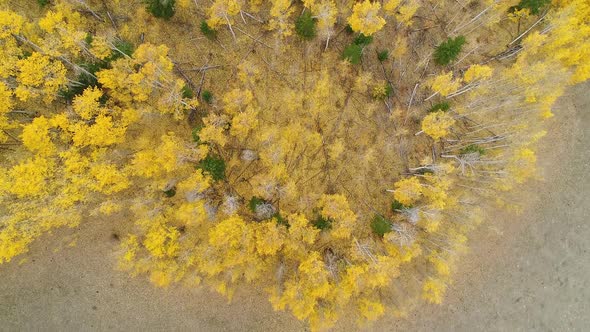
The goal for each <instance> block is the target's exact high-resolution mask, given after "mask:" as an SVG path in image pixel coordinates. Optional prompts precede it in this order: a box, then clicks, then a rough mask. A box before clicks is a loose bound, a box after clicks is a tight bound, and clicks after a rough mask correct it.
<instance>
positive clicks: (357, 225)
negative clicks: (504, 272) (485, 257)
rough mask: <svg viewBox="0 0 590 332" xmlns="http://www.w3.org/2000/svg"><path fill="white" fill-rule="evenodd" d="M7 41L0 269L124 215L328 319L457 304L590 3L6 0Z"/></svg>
mask: <svg viewBox="0 0 590 332" xmlns="http://www.w3.org/2000/svg"><path fill="white" fill-rule="evenodd" d="M0 44H1V47H0V53H1V54H0V57H1V60H2V61H0V268H1V263H8V262H11V261H12V260H13V259H15V257H17V256H19V255H25V253H26V252H27V251H28V248H29V246H30V244H31V243H32V242H33V241H35V240H36V239H38V238H40V237H41V236H43V235H44V234H46V233H48V232H51V231H52V230H55V229H57V228H60V227H72V228H73V227H77V226H79V225H80V224H81V223H86V222H101V221H104V220H107V219H116V220H118V221H119V222H120V223H126V224H128V225H129V227H127V229H128V230H129V232H128V234H126V235H125V236H124V237H122V238H121V242H120V247H119V252H120V256H119V262H118V264H119V266H120V267H121V268H122V269H125V270H127V271H129V272H130V273H131V274H132V275H145V276H147V277H148V278H149V279H150V280H151V281H152V282H153V283H154V284H155V285H157V286H162V287H167V286H169V285H171V284H179V283H180V284H183V285H185V286H188V287H196V286H199V285H205V286H206V287H210V288H212V289H214V290H216V291H217V292H219V293H220V294H222V295H224V296H227V297H228V298H229V299H231V298H232V295H233V294H234V292H235V290H236V289H238V288H240V287H256V288H261V289H264V290H265V291H266V293H267V294H268V297H269V300H270V302H271V304H272V306H273V308H274V309H275V310H288V311H290V312H291V313H292V314H293V315H294V316H295V317H297V318H298V319H300V320H304V321H306V322H308V323H309V324H310V326H311V328H312V329H314V330H317V329H325V328H329V327H331V326H333V325H334V323H335V322H336V321H337V320H338V318H339V317H341V316H342V314H343V313H344V312H348V310H353V311H354V312H355V313H356V317H357V318H358V321H359V323H361V324H363V323H366V322H368V321H373V320H376V319H379V318H380V317H383V316H392V315H394V316H404V315H406V314H407V313H408V312H409V310H411V309H412V308H413V307H414V306H415V305H416V304H418V303H419V302H420V301H421V300H425V301H427V302H431V303H441V301H442V300H443V297H444V294H445V291H446V289H447V285H448V284H449V283H450V281H451V279H452V274H453V267H454V265H455V262H456V260H457V259H458V258H459V257H460V255H461V253H463V252H464V251H465V250H466V248H467V237H468V234H469V231H470V230H472V229H473V228H474V227H475V226H476V225H477V224H478V223H479V222H480V221H481V220H482V219H484V220H485V211H486V209H487V208H488V207H490V206H501V207H503V208H506V209H510V208H511V207H513V205H514V197H513V194H511V192H512V191H513V190H515V189H516V188H517V187H518V185H520V184H522V183H524V182H525V181H527V180H528V179H531V178H534V177H535V164H536V155H535V150H536V145H537V144H538V142H539V139H541V138H542V137H543V136H544V135H545V124H544V122H545V120H546V119H549V118H551V117H552V116H553V113H552V112H551V108H552V105H553V104H554V102H555V101H556V100H557V98H559V97H560V96H561V95H562V94H563V92H564V89H565V88H566V87H567V86H568V85H572V84H576V83H579V82H583V81H585V80H587V79H588V78H590V61H588V59H590V3H589V2H588V1H587V0H553V1H549V0H536V1H534V0H521V1H517V0H508V1H498V0H481V1H477V0H475V1H451V0H442V1H439V0H386V1H384V2H377V1H374V2H373V1H369V0H364V1H334V0H304V1H287V0H271V1H262V0H249V1H245V0H210V1H200V0H199V1H196V0H195V1H193V0H145V1H128V0H109V1H98V0H36V1H20V0H0Z"/></svg>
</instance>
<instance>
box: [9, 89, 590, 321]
mask: <svg viewBox="0 0 590 332" xmlns="http://www.w3.org/2000/svg"><path fill="white" fill-rule="evenodd" d="M555 113H556V114H557V115H556V117H555V118H554V120H552V121H551V124H550V128H549V134H548V136H547V137H546V138H544V140H545V143H546V144H544V145H543V147H542V149H541V150H540V151H539V168H540V169H541V173H542V175H543V177H544V180H543V181H538V182H534V183H531V184H530V185H528V186H527V188H526V189H525V190H524V192H523V196H522V205H523V207H524V213H523V214H522V215H519V216H515V215H510V214H507V213H498V214H496V215H494V216H492V217H491V220H487V221H486V223H484V224H483V225H482V226H481V227H480V228H479V229H478V230H477V231H476V232H475V233H474V234H473V235H472V237H471V241H470V243H471V248H472V250H471V252H470V253H469V254H468V255H467V256H465V257H464V258H463V259H462V261H461V262H460V265H459V266H458V269H457V271H456V273H455V280H456V281H455V283H454V284H453V286H452V287H451V288H450V289H449V292H448V296H447V298H446V301H445V302H444V303H443V305H442V306H425V307H424V308H421V309H420V310H418V311H416V312H414V313H412V314H411V315H410V317H408V319H407V320H402V321H399V320H394V319H389V320H383V321H379V322H378V323H376V324H375V325H374V326H372V327H371V328H369V329H372V330H375V331H383V330H400V331H404V330H411V331H432V330H437V331H480V330H486V331H489V330H493V331H526V330H534V331H563V330H574V331H578V330H579V331H582V330H583V329H584V328H585V327H587V326H590V256H589V254H588V251H589V249H590V248H589V247H590V245H589V242H588V239H589V238H590V224H588V220H590V175H588V167H589V166H590V148H589V147H588V142H589V141H588V140H589V139H590V135H589V134H590V83H586V84H583V85H579V86H577V87H575V88H573V89H571V90H570V91H569V93H568V94H567V96H566V97H564V98H562V99H561V100H560V102H559V105H558V106H557V107H556V111H555ZM123 227H124V226H123V225H121V224H118V223H117V221H116V220H100V221H98V220H97V221H94V222H88V223H85V224H83V225H82V226H81V227H80V229H79V230H77V232H78V233H79V238H78V241H77V246H75V247H72V248H69V247H66V248H64V249H62V250H61V251H59V252H54V248H56V247H65V243H66V242H64V240H60V238H61V236H62V235H63V234H70V233H71V232H70V231H67V230H64V231H60V233H62V234H56V235H54V236H47V237H44V238H43V239H42V240H41V241H38V242H37V243H35V244H34V245H33V246H32V248H31V252H30V253H29V254H28V255H27V256H28V261H27V262H26V263H25V264H22V265H19V264H18V258H17V259H16V260H15V261H14V262H12V263H10V264H6V265H4V266H1V267H0V280H1V282H0V330H7V331H9V330H52V331H78V330H86V331H88V330H126V331H137V330H143V331H158V330H175V331H178V330H181V331H184V330H192V331H195V330H196V331H301V330H305V326H304V325H303V324H302V323H301V322H299V321H297V320H296V319H295V318H293V317H292V316H290V315H289V314H287V313H276V312H273V311H272V308H271V306H270V304H269V303H268V301H267V300H266V297H265V296H261V295H260V293H256V292H253V291H251V292H239V293H238V294H236V296H235V299H234V302H233V303H232V304H228V303H227V302H226V301H225V299H223V298H222V297H220V296H219V295H217V294H213V293H210V292H208V291H205V290H188V289H185V288H182V287H171V288H169V289H158V288H155V287H153V286H152V285H150V284H149V282H148V281H147V280H146V279H145V278H143V277H142V278H134V279H130V278H129V277H128V275H127V274H126V273H124V272H119V271H116V270H115V269H114V265H115V261H116V259H115V257H116V252H115V250H116V247H117V246H116V244H117V241H118V240H117V239H116V236H113V234H124V233H125V229H123ZM68 241H69V240H68ZM56 242H57V244H56ZM155 299H157V300H155ZM354 329H355V325H354V322H347V321H341V322H340V323H339V324H338V326H337V330H354Z"/></svg>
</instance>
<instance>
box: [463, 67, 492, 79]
mask: <svg viewBox="0 0 590 332" xmlns="http://www.w3.org/2000/svg"><path fill="white" fill-rule="evenodd" d="M492 72H493V70H492V68H490V67H488V66H482V65H473V66H471V67H469V69H467V71H466V72H465V75H464V76H463V79H464V80H465V82H467V83H471V82H473V81H475V80H481V79H486V78H490V77H491V76H492Z"/></svg>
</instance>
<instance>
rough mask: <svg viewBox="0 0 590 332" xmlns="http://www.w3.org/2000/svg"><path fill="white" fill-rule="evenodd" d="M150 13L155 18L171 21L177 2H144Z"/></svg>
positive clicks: (161, 0) (148, 0)
mask: <svg viewBox="0 0 590 332" xmlns="http://www.w3.org/2000/svg"><path fill="white" fill-rule="evenodd" d="M144 1H145V3H146V5H147V9H148V11H149V12H150V13H151V14H152V15H154V16H155V17H159V18H163V19H166V20H167V19H170V18H171V17H172V16H174V10H175V8H174V6H175V3H176V0H144Z"/></svg>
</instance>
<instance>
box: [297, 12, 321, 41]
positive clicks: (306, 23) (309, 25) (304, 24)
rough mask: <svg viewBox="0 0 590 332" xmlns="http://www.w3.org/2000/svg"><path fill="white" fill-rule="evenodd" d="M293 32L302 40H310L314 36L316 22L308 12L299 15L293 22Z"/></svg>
mask: <svg viewBox="0 0 590 332" xmlns="http://www.w3.org/2000/svg"><path fill="white" fill-rule="evenodd" d="M295 32H297V35H298V36H299V37H301V38H303V39H304V40H312V39H313V38H314V37H315V36H316V33H317V31H316V20H315V19H314V18H313V17H312V16H311V12H310V11H309V10H307V11H305V12H304V13H303V14H301V15H300V16H299V17H298V18H297V20H296V21H295Z"/></svg>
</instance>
